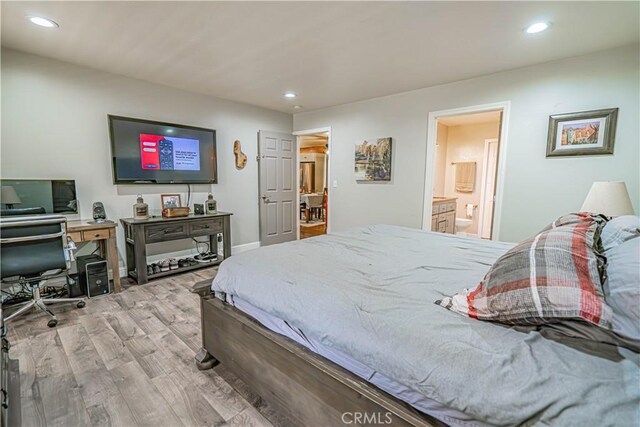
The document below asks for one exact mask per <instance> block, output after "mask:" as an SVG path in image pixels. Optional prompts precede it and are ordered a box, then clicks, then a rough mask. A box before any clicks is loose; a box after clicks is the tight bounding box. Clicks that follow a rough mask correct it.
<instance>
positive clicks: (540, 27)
mask: <svg viewBox="0 0 640 427" xmlns="http://www.w3.org/2000/svg"><path fill="white" fill-rule="evenodd" d="M550 25H551V24H550V23H549V22H536V23H535V24H531V25H529V26H528V27H527V29H526V30H525V31H526V32H527V33H528V34H535V33H541V32H543V31H544V30H546V29H547V28H549V26H550Z"/></svg>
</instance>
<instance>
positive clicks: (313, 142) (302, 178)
mask: <svg viewBox="0 0 640 427" xmlns="http://www.w3.org/2000/svg"><path fill="white" fill-rule="evenodd" d="M298 159H299V167H298V189H299V193H298V194H299V197H298V202H299V206H300V209H299V213H298V222H299V236H300V239H306V238H308V237H314V236H320V235H323V234H326V233H327V228H328V222H329V132H327V131H323V132H315V133H309V134H301V135H300V134H299V135H298Z"/></svg>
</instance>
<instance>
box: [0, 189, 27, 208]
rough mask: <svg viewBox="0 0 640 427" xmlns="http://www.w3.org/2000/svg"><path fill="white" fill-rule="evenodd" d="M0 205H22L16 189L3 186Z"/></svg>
mask: <svg viewBox="0 0 640 427" xmlns="http://www.w3.org/2000/svg"><path fill="white" fill-rule="evenodd" d="M0 203H4V204H5V205H17V204H20V203H22V200H20V196H18V193H16V189H15V188H13V187H12V186H11V185H3V186H2V192H1V193H0Z"/></svg>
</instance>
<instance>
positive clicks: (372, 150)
mask: <svg viewBox="0 0 640 427" xmlns="http://www.w3.org/2000/svg"><path fill="white" fill-rule="evenodd" d="M355 172H356V181H358V182H380V181H391V138H375V139H365V140H363V141H358V142H356V156H355Z"/></svg>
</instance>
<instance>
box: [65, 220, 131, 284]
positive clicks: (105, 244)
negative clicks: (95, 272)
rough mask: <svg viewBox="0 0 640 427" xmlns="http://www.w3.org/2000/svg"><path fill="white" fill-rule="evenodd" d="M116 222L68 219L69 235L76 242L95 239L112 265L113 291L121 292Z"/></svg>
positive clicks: (104, 256) (103, 255)
mask: <svg viewBox="0 0 640 427" xmlns="http://www.w3.org/2000/svg"><path fill="white" fill-rule="evenodd" d="M117 226H118V224H116V223H115V222H102V223H94V222H93V221H90V220H79V221H68V222H67V235H68V236H69V237H71V240H73V241H74V242H76V243H81V242H90V241H94V242H96V243H97V244H98V246H99V247H100V252H101V253H102V257H103V258H105V259H106V260H107V263H108V265H109V266H110V267H111V275H112V277H113V291H114V292H120V290H121V288H120V265H119V264H118V248H117V246H116V227H117Z"/></svg>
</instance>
